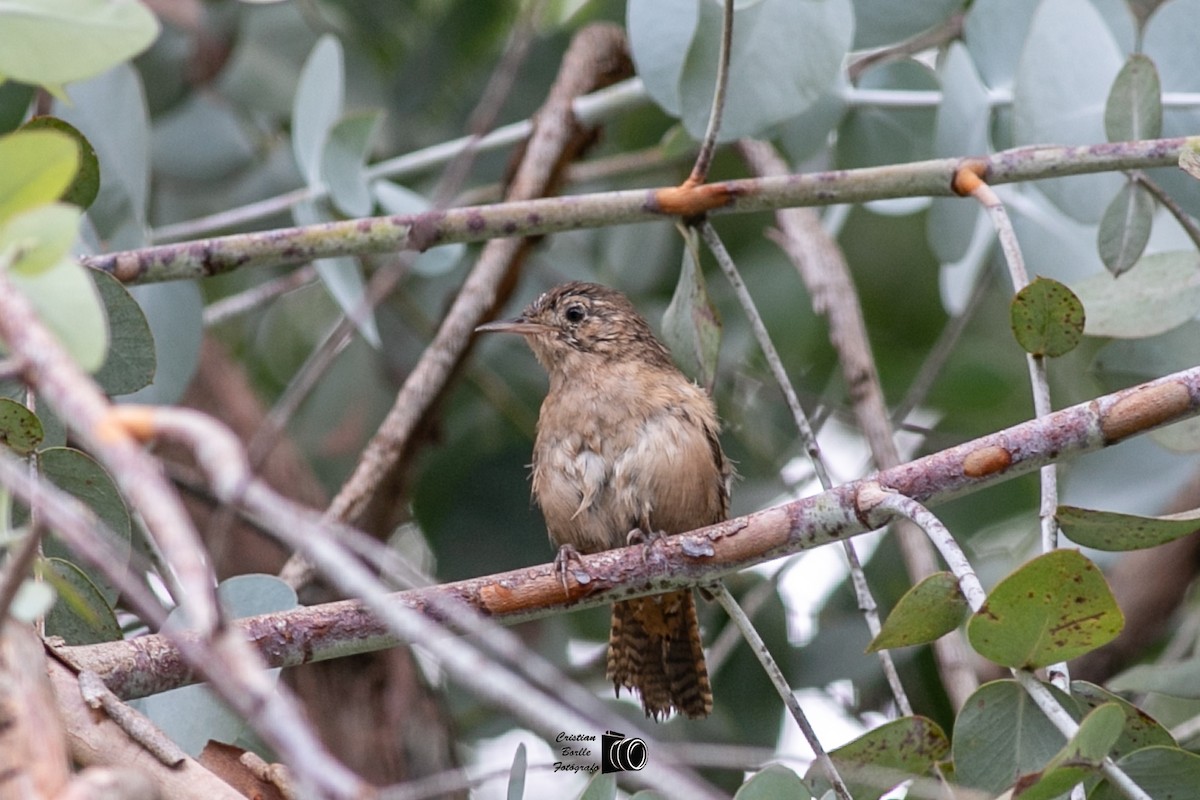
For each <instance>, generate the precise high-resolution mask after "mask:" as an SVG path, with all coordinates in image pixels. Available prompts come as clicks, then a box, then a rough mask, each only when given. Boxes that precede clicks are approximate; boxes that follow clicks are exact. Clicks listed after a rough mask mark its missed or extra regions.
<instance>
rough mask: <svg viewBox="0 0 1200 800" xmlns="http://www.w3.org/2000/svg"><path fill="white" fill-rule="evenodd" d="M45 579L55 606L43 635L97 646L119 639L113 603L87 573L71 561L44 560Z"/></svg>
mask: <svg viewBox="0 0 1200 800" xmlns="http://www.w3.org/2000/svg"><path fill="white" fill-rule="evenodd" d="M46 566H47V570H46V572H45V577H46V579H47V580H49V581H51V582H52V583H53V584H54V588H55V590H56V591H57V593H58V602H56V603H55V604H54V607H53V608H51V609H50V612H49V613H48V614H46V633H47V634H49V635H50V636H61V637H62V638H63V639H64V640H65V641H66V643H67V644H70V645H78V644H99V643H100V642H115V641H117V640H118V639H120V638H121V626H120V624H118V623H117V617H116V615H115V614H113V610H112V605H111V603H112V601H111V600H110V599H109V598H108V597H106V596H105V594H104V592H103V590H102V588H101V587H100V586H98V585H97V584H96V583H94V582H93V581H92V579H91V578H89V577H88V575H87V573H85V572H84V571H83V570H81V569H80V568H79V567H77V566H75V565H74V564H72V563H71V562H70V561H64V560H63V559H60V558H49V559H46Z"/></svg>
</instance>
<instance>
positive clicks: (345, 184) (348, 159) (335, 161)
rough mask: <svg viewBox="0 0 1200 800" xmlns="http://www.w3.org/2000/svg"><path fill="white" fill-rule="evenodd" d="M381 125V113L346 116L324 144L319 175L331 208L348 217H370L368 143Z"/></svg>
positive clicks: (370, 112) (369, 144) (366, 112)
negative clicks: (332, 205) (335, 208)
mask: <svg viewBox="0 0 1200 800" xmlns="http://www.w3.org/2000/svg"><path fill="white" fill-rule="evenodd" d="M382 121H383V112H382V111H375V110H373V111H360V112H357V113H354V114H347V115H346V116H344V117H342V118H341V119H340V120H338V121H337V124H336V125H334V126H333V128H332V129H331V130H330V131H329V138H328V139H327V140H326V141H325V151H324V153H323V154H322V157H321V175H322V176H323V177H324V178H325V185H327V186H328V187H329V196H330V199H331V200H332V201H333V204H334V205H335V206H337V208H338V210H339V211H341V212H342V213H343V214H346V215H347V216H351V217H365V216H367V215H368V214H370V213H371V206H372V202H371V192H370V190H369V188H368V186H367V174H366V165H367V156H368V155H370V152H371V141H372V139H374V137H375V132H376V131H377V130H379V123H380V122H382Z"/></svg>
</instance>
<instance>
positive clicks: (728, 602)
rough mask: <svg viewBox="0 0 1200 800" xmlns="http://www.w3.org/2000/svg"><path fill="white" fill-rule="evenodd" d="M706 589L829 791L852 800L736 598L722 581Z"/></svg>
mask: <svg viewBox="0 0 1200 800" xmlns="http://www.w3.org/2000/svg"><path fill="white" fill-rule="evenodd" d="M709 591H711V592H712V594H713V597H715V598H716V600H717V602H718V603H720V604H721V608H723V609H725V613H726V614H728V615H729V619H730V620H731V621H732V622H733V624H734V625H736V626H737V627H738V630H740V631H741V632H742V636H743V637H744V638H745V639H746V643H747V644H749V645H750V649H751V650H752V651H754V656H755V657H756V658H757V659H758V661H759V663H760V664H762V668H763V671H764V672H766V673H767V677H768V678H769V679H770V680H771V684H772V685H773V686H774V687H775V690H776V691H777V692H779V696H780V697H781V698H783V702H784V704H785V705H786V706H787V708H788V711H790V712H791V714H792V718H793V719H794V720H796V725H797V726H799V728H800V731H801V733H803V734H804V738H805V740H806V741H807V742H808V746H809V747H811V748H812V751H813V755H815V756H816V759H817V763H819V764H820V765H821V769H822V770H824V772H825V777H826V778H828V779H829V782H830V783H831V784H832V785H833V790H834V791H835V792H836V793H837V796H838V797H840V798H842V800H853V798H852V797H851V796H850V790H849V789H847V788H846V784H845V782H843V781H842V776H841V775H839V774H838V770H837V767H836V766H834V764H833V760H832V759H830V757H829V754H828V753H826V752H825V748H824V747H822V746H821V740H820V739H818V738H817V732H816V731H815V730H813V727H812V725H811V724H809V722H808V717H807V716H806V715H805V714H804V709H803V708H801V707H800V701H799V700H797V699H796V693H795V692H793V691H792V687H791V686H789V685H788V682H787V678H786V677H784V674H783V671H782V670H780V669H779V664H777V663H776V662H775V659H774V658H773V657H772V656H771V651H770V650H768V649H767V644H766V642H764V641H763V640H762V637H761V636H759V635H758V630H757V629H756V628H755V627H754V623H753V622H751V621H750V619H749V617H747V616H746V615H745V613H743V612H742V609H741V607H740V606H739V605H738V604H737V600H735V599H733V595H731V594H730V593H729V590H728V589H726V588H725V584H723V583H717V584H715V585H714V586H711V587H709Z"/></svg>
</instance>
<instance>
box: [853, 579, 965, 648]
mask: <svg viewBox="0 0 1200 800" xmlns="http://www.w3.org/2000/svg"><path fill="white" fill-rule="evenodd" d="M969 613H970V606H969V605H968V604H967V600H966V598H964V597H963V595H962V590H961V589H959V586H958V579H957V578H955V577H954V575H953V574H951V573H949V572H937V573H934V574H933V575H930V576H929V577H927V578H925V579H924V580H923V581H921V582H920V583H918V584H917V585H916V586H914V587H913V588H911V589H909V590H908V591H907V592H905V593H904V596H903V597H901V598H900V601H899V602H897V603H896V607H895V608H893V609H892V613H891V614H888V618H887V619H886V620H884V622H883V627H882V629H881V630H880V631H879V635H878V636H876V637H875V638H874V639H873V640H872V641H871V646H870V647H868V648H867V652H875V651H877V650H886V649H889V648H892V647H907V646H909V645H914V644H925V643H927V642H932V641H934V640H935V639H938V638H940V637H942V636H944V635H946V634H947V633H949V632H950V631H952V630H954V629H955V628H957V627H958V626H959V625H960V624H961V623H962V621H963V620H965V619H966V618H967V615H968V614H969Z"/></svg>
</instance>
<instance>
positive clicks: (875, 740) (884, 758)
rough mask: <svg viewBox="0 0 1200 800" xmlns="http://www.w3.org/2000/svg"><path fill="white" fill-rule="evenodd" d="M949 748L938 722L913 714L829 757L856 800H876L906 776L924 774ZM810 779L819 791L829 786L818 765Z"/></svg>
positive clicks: (866, 735)
mask: <svg viewBox="0 0 1200 800" xmlns="http://www.w3.org/2000/svg"><path fill="white" fill-rule="evenodd" d="M949 751H950V743H949V742H948V741H947V740H946V734H945V732H944V731H942V729H941V727H940V726H939V725H938V724H937V723H936V722H934V721H933V720H930V719H927V718H926V717H919V716H912V717H901V718H900V719H896V720H892V721H891V722H885V723H884V724H883V725H880V726H879V727H878V728H875V729H873V730H870V731H868V732H866V733H865V734H863V735H862V736H860V737H858V738H857V739H855V740H854V741H852V742H850V743H849V744H846V745H842V746H841V747H839V748H838V749H836V750H834V751H832V752H830V754H829V757H830V758H832V759H833V763H834V765H836V766H837V768H838V774H840V775H841V776H842V779H843V780H845V781H846V785H847V788H849V789H850V794H851V796H852V797H854V798H855V800H877V798H879V797H881V796H883V795H884V794H885V793H887V791H888V790H889V789H891V787H892V786H895V785H896V784H898V783H900V782H902V781H903V780H904V779H905V776H908V777H913V776H917V775H924V774H925V773H926V772H928V771H929V769H930V768H931V767H932V766H933V765H934V764H936V763H937V762H938V761H940V760H942V759H943V758H945V756H946V754H947V753H948V752H949ZM808 778H809V780H810V781H812V782H814V783H815V785H816V787H817V790H818V792H820V791H824V789H825V788H827V787H828V783H827V781H826V780H825V778H824V774H823V773H822V772H821V768H820V766H819V765H817V764H814V765H813V766H812V768H811V769H810V770H809V774H808Z"/></svg>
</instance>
